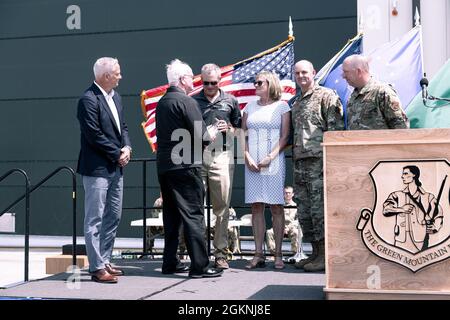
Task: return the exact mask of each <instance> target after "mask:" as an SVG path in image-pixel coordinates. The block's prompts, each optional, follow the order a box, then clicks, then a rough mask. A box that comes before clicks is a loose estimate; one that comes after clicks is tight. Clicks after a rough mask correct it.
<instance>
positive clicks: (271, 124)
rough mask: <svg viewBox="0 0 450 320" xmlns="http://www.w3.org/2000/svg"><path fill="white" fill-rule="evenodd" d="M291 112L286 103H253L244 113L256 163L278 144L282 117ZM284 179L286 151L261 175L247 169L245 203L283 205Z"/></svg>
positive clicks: (249, 104)
mask: <svg viewBox="0 0 450 320" xmlns="http://www.w3.org/2000/svg"><path fill="white" fill-rule="evenodd" d="M289 111H290V108H289V106H288V104H287V103H286V102H284V101H277V102H274V103H272V104H270V105H266V106H260V105H258V104H257V102H256V101H252V102H249V103H248V104H247V106H246V107H245V109H244V110H243V112H244V113H247V129H248V132H247V133H248V148H249V153H250V155H251V156H252V158H253V160H255V162H256V163H259V162H260V161H261V160H262V159H263V158H264V157H265V156H267V155H268V154H269V153H270V152H271V151H272V149H273V147H274V146H275V145H276V144H277V143H278V142H279V140H280V135H281V122H282V121H281V119H282V115H283V114H285V113H286V112H289ZM285 176H286V172H285V159H284V152H281V153H279V154H278V156H277V157H276V158H275V159H273V160H272V162H271V163H270V166H269V167H267V168H264V169H262V170H261V171H260V172H252V171H250V170H249V169H248V167H247V166H245V203H256V202H264V203H268V204H281V205H284V194H283V193H284V181H285Z"/></svg>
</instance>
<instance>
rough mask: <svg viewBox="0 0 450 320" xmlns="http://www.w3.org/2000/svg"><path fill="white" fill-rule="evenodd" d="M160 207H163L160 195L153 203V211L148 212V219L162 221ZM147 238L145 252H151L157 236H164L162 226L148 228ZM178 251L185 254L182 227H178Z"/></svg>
mask: <svg viewBox="0 0 450 320" xmlns="http://www.w3.org/2000/svg"><path fill="white" fill-rule="evenodd" d="M162 206H163V199H162V194H161V193H160V194H159V198H158V199H156V200H155V203H154V204H153V207H155V209H152V210H151V212H150V218H161V219H162ZM146 233H147V237H146V239H147V240H146V244H147V251H148V252H153V248H154V246H155V238H156V237H157V236H162V235H164V228H163V226H149V227H147V230H146ZM178 250H179V251H180V253H184V252H186V243H185V241H184V233H183V225H181V227H180V243H179V244H178Z"/></svg>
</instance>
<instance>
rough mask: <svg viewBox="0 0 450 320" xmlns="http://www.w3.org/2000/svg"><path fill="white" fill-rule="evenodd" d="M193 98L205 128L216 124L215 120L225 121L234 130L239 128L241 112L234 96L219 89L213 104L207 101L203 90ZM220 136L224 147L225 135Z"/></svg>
mask: <svg viewBox="0 0 450 320" xmlns="http://www.w3.org/2000/svg"><path fill="white" fill-rule="evenodd" d="M193 98H194V99H195V100H196V101H197V102H198V106H199V108H200V112H201V113H202V117H203V120H204V121H205V123H206V125H207V126H209V125H212V124H214V123H216V121H217V120H225V121H226V122H227V123H228V124H231V126H233V127H234V128H240V127H241V110H240V108H239V102H238V101H237V99H236V97H235V96H233V95H231V94H229V93H226V92H224V91H223V90H221V89H219V96H218V97H217V99H216V100H215V101H214V102H210V101H209V100H208V98H207V97H206V96H205V92H204V90H202V91H200V92H199V93H198V94H196V95H194V96H193ZM216 119H217V120H216ZM222 134H223V141H224V143H223V144H224V147H225V146H226V143H227V139H226V137H225V135H226V133H225V132H223V133H222Z"/></svg>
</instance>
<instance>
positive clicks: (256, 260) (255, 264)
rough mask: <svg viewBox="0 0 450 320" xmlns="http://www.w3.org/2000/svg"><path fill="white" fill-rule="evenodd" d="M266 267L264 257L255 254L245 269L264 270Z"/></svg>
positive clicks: (260, 254)
mask: <svg viewBox="0 0 450 320" xmlns="http://www.w3.org/2000/svg"><path fill="white" fill-rule="evenodd" d="M265 266H266V257H265V256H264V255H263V254H262V253H255V256H254V257H253V259H252V260H250V262H249V263H248V264H247V265H246V266H245V269H247V270H251V269H255V268H264V267H265Z"/></svg>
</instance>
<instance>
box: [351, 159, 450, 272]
mask: <svg viewBox="0 0 450 320" xmlns="http://www.w3.org/2000/svg"><path fill="white" fill-rule="evenodd" d="M369 175H370V178H371V179H372V182H373V186H374V190H375V199H374V204H373V209H369V208H363V209H361V215H360V217H359V220H358V224H357V226H356V228H357V230H358V231H360V232H361V238H362V241H363V243H364V244H365V246H366V247H367V248H368V249H369V250H370V251H371V252H372V253H373V254H375V255H377V256H378V257H380V258H382V259H385V260H388V261H391V262H394V263H397V264H400V265H402V266H404V267H405V268H408V269H409V270H411V271H412V272H417V271H419V270H421V269H423V268H425V267H427V266H430V265H432V264H435V263H438V262H441V261H444V260H446V259H448V258H450V177H449V176H450V163H449V162H448V161H447V160H446V159H442V160H414V161H411V160H399V161H391V160H386V161H379V162H378V163H377V164H376V165H375V166H374V167H373V169H372V170H371V171H370V172H369Z"/></svg>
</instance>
